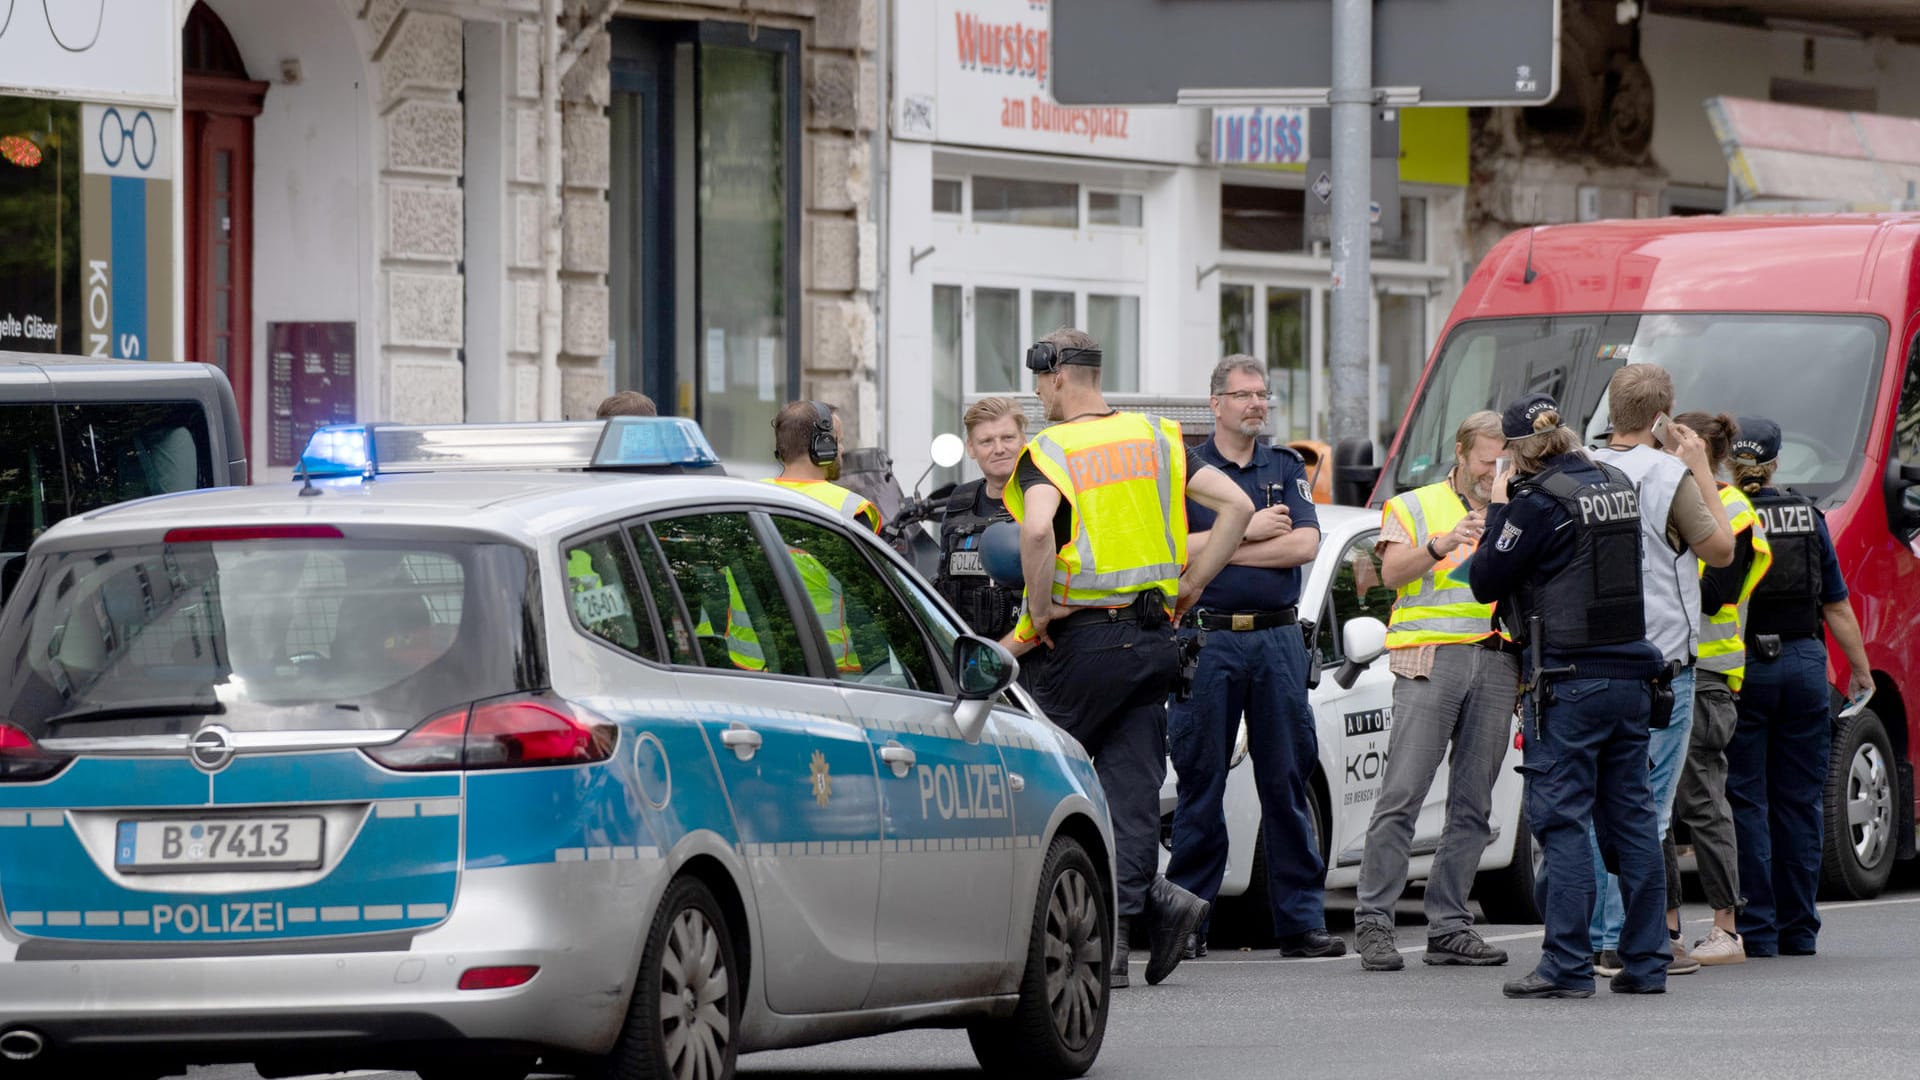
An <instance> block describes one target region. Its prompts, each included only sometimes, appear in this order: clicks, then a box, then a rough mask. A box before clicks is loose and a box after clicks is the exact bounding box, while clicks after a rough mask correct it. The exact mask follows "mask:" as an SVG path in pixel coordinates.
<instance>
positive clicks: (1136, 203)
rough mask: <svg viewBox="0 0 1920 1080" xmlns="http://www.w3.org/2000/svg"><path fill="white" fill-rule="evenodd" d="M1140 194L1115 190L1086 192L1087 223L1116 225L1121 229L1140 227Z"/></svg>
mask: <svg viewBox="0 0 1920 1080" xmlns="http://www.w3.org/2000/svg"><path fill="white" fill-rule="evenodd" d="M1140 217H1141V214H1140V196H1138V195H1124V194H1121V193H1119V192H1116V191H1089V192H1087V224H1089V225H1116V226H1119V227H1120V228H1123V229H1137V228H1139V227H1140Z"/></svg>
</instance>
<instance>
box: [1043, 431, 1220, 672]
mask: <svg viewBox="0 0 1920 1080" xmlns="http://www.w3.org/2000/svg"><path fill="white" fill-rule="evenodd" d="M1020 456H1021V459H1022V460H1031V461H1032V462H1033V464H1034V465H1035V466H1036V467H1038V468H1039V470H1040V472H1041V473H1042V474H1043V475H1045V476H1046V478H1047V481H1048V482H1049V483H1051V484H1052V485H1053V486H1054V487H1056V488H1058V489H1059V490H1060V497H1061V498H1062V499H1063V500H1065V501H1066V504H1067V506H1068V508H1069V509H1070V511H1071V529H1072V531H1071V534H1070V535H1069V536H1068V538H1067V542H1066V544H1065V546H1063V547H1061V548H1060V550H1059V552H1058V553H1056V554H1055V556H1054V561H1053V588H1052V594H1053V600H1054V602H1055V603H1058V604H1063V605H1066V606H1068V607H1119V606H1122V605H1124V604H1126V603H1127V602H1128V601H1129V600H1130V599H1131V598H1132V597H1133V596H1135V595H1137V594H1139V593H1143V592H1146V591H1147V590H1148V589H1159V590H1160V593H1161V595H1162V597H1163V598H1164V599H1165V602H1166V604H1167V605H1168V610H1169V611H1171V610H1172V604H1173V600H1174V596H1175V594H1176V593H1177V592H1178V590H1179V587H1180V571H1181V570H1182V569H1184V568H1185V567H1186V565H1187V501H1186V492H1187V451H1186V444H1185V443H1184V442H1182V441H1181V438H1180V425H1179V424H1177V423H1175V422H1173V421H1172V420H1168V419H1166V418H1164V417H1158V416H1145V415H1142V414H1140V413H1127V412H1123V413H1115V414H1113V415H1112V416H1106V417H1102V418H1100V419H1098V420H1086V421H1079V422H1073V423H1065V424H1055V425H1054V426H1052V427H1050V428H1048V429H1046V430H1045V431H1042V432H1041V433H1040V434H1038V435H1036V436H1034V438H1033V441H1032V442H1030V443H1028V444H1027V445H1026V448H1025V449H1023V450H1022V451H1021V452H1020ZM1019 467H1020V461H1018V460H1016V461H1015V462H1014V468H1015V469H1016V470H1018V469H1019ZM1005 499H1006V503H1007V510H1008V511H1009V512H1011V513H1012V514H1013V516H1014V519H1015V520H1024V519H1025V514H1026V498H1025V495H1024V494H1023V493H1022V492H1021V490H1020V485H1019V484H1018V483H1017V482H1016V483H1012V484H1008V485H1007V490H1006V495H1005ZM1029 606H1031V599H1029ZM1014 633H1015V635H1016V636H1018V637H1020V638H1021V639H1022V640H1030V639H1031V638H1032V637H1033V626H1032V623H1031V622H1030V621H1029V620H1028V618H1027V616H1026V614H1025V613H1022V614H1021V616H1020V622H1019V624H1018V625H1017V626H1015V627H1014Z"/></svg>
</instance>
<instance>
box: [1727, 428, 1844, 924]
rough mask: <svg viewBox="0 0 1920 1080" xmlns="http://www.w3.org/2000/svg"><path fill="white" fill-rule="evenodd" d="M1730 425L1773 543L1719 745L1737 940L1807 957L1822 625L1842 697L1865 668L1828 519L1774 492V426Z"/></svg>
mask: <svg viewBox="0 0 1920 1080" xmlns="http://www.w3.org/2000/svg"><path fill="white" fill-rule="evenodd" d="M1739 423H1740V435H1739V437H1738V438H1736V439H1735V440H1734V442H1733V482H1734V483H1735V484H1737V485H1739V487H1740V489H1741V490H1742V491H1745V492H1746V493H1747V497H1748V498H1750V499H1751V500H1753V509H1754V513H1755V514H1756V515H1757V516H1758V517H1759V519H1760V523H1761V527H1762V528H1764V529H1765V530H1766V533H1767V542H1768V543H1769V544H1771V545H1772V547H1773V565H1772V566H1771V567H1769V568H1768V570H1767V576H1766V577H1764V578H1762V579H1761V580H1760V585H1759V587H1758V588H1756V589H1755V590H1754V592H1753V597H1752V600H1751V601H1750V607H1749V608H1748V613H1747V615H1748V617H1747V623H1746V641H1747V669H1746V681H1745V683H1744V684H1743V685H1742V687H1741V691H1740V701H1739V706H1738V707H1739V715H1740V720H1739V724H1738V726H1736V727H1735V728H1734V732H1733V741H1732V742H1731V743H1729V744H1728V746H1727V798H1728V801H1730V802H1731V803H1732V804H1733V824H1734V832H1735V835H1736V836H1737V838H1738V841H1739V845H1740V886H1741V889H1742V890H1743V891H1744V892H1745V893H1746V894H1747V905H1746V907H1745V908H1744V909H1743V910H1742V911H1741V912H1740V917H1739V929H1740V937H1741V938H1742V939H1743V941H1744V943H1745V946H1746V954H1747V955H1748V956H1776V955H1778V956H1812V955H1813V954H1814V951H1815V948H1816V946H1817V944H1818V938H1819V934H1820V913H1819V912H1818V911H1817V910H1816V909H1815V907H1814V893H1815V890H1816V889H1817V888H1818V887H1819V884H1820V857H1821V851H1822V845H1821V839H1822V836H1823V835H1824V825H1825V821H1824V815H1823V813H1822V810H1823V807H1824V803H1825V796H1826V786H1827V756H1828V754H1829V752H1830V751H1831V748H1832V740H1833V723H1832V719H1831V716H1830V713H1829V708H1830V706H1829V703H1828V690H1827V645H1826V640H1825V636H1824V635H1823V634H1822V633H1821V630H1822V627H1823V625H1824V628H1825V630H1826V631H1827V632H1828V633H1831V634H1832V635H1833V640H1834V641H1835V642H1836V643H1837V644H1838V645H1839V646H1840V649H1841V652H1842V653H1844V654H1845V656H1846V661H1847V696H1848V697H1849V698H1853V697H1855V696H1856V695H1860V694H1865V693H1869V692H1871V691H1872V689H1873V671H1872V668H1871V666H1870V665H1869V663H1868V661H1867V652H1866V647H1865V645H1864V644H1863V643H1862V642H1861V638H1860V623H1859V622H1858V620H1856V619H1855V618H1854V614H1853V607H1852V605H1850V604H1849V603H1848V602H1847V583H1846V582H1845V581H1844V580H1842V579H1841V576H1840V561H1839V559H1838V558H1836V557H1835V555H1834V551H1833V538H1832V537H1831V536H1830V535H1828V533H1827V521H1826V518H1825V517H1823V516H1822V515H1821V513H1820V510H1819V508H1818V507H1816V506H1815V505H1814V504H1813V500H1811V499H1809V498H1807V497H1806V496H1804V495H1801V494H1798V493H1797V492H1794V491H1792V490H1791V489H1787V488H1781V487H1776V486H1775V485H1774V471H1775V470H1776V469H1777V468H1778V467H1779V458H1780V427H1779V425H1778V424H1775V423H1774V422H1773V421H1771V420H1767V419H1764V418H1761V417H1751V416H1743V417H1741V418H1740V421H1739ZM1849 722H1851V721H1849Z"/></svg>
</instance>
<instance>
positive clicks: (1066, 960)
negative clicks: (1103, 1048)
mask: <svg viewBox="0 0 1920 1080" xmlns="http://www.w3.org/2000/svg"><path fill="white" fill-rule="evenodd" d="M1113 928H1114V922H1113V906H1112V894H1111V893H1110V892H1109V891H1108V889H1107V887H1106V886H1105V885H1104V884H1103V883H1102V882H1101V879H1100V875H1099V873H1098V872H1097V871H1096V870H1095V869H1094V865H1093V860H1092V859H1091V858H1090V857H1088V855H1087V852H1086V849H1085V848H1082V847H1081V846H1080V844H1079V842H1078V841H1076V840H1074V839H1073V838H1072V837H1068V836H1061V837H1056V838H1055V839H1054V841H1053V847H1052V848H1051V849H1049V850H1048V852H1047V861H1046V866H1045V868H1044V869H1043V870H1042V871H1041V874H1040V889H1039V896H1038V898H1037V900H1036V902H1035V903H1034V910H1033V931H1032V933H1031V934H1030V935H1029V936H1028V938H1027V966H1026V969H1025V971H1024V972H1023V973H1022V974H1021V977H1020V1003H1019V1005H1018V1006H1017V1007H1016V1008H1015V1010H1014V1013H1013V1015H1012V1016H1010V1017H1008V1018H1006V1019H1004V1020H994V1021H989V1022H986V1023H979V1024H974V1025H972V1026H970V1027H968V1028H967V1039H968V1040H969V1041H970V1042H972V1043H973V1054H974V1057H976V1058H978V1059H979V1061H980V1066H981V1068H983V1069H985V1070H986V1071H987V1072H988V1074H990V1075H995V1076H1006V1075H1015V1076H1035V1077H1072V1076H1080V1075H1082V1074H1083V1073H1085V1072H1086V1071H1087V1070H1088V1069H1090V1068H1092V1067H1093V1060H1094V1058H1096V1057H1098V1056H1099V1055H1100V1043H1101V1041H1102V1040H1103V1039H1104V1038H1105V1037H1106V1032H1107V1007H1108V1004H1109V1002H1110V1000H1111V998H1110V995H1109V993H1108V990H1107V975H1108V971H1109V969H1110V968H1111V966H1112V964H1113Z"/></svg>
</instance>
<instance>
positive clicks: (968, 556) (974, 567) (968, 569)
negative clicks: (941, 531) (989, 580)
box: [947, 551, 987, 577]
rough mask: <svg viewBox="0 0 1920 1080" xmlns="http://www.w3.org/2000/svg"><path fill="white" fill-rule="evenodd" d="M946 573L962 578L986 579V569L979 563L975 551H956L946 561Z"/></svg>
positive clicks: (978, 555) (977, 554) (978, 554)
mask: <svg viewBox="0 0 1920 1080" xmlns="http://www.w3.org/2000/svg"><path fill="white" fill-rule="evenodd" d="M947 573H949V574H955V575H959V576H963V577H986V576H987V568H986V567H985V566H984V565H982V564H981V562H980V553H979V552H977V551H956V552H954V553H953V557H952V558H951V559H949V560H948V561H947Z"/></svg>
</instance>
